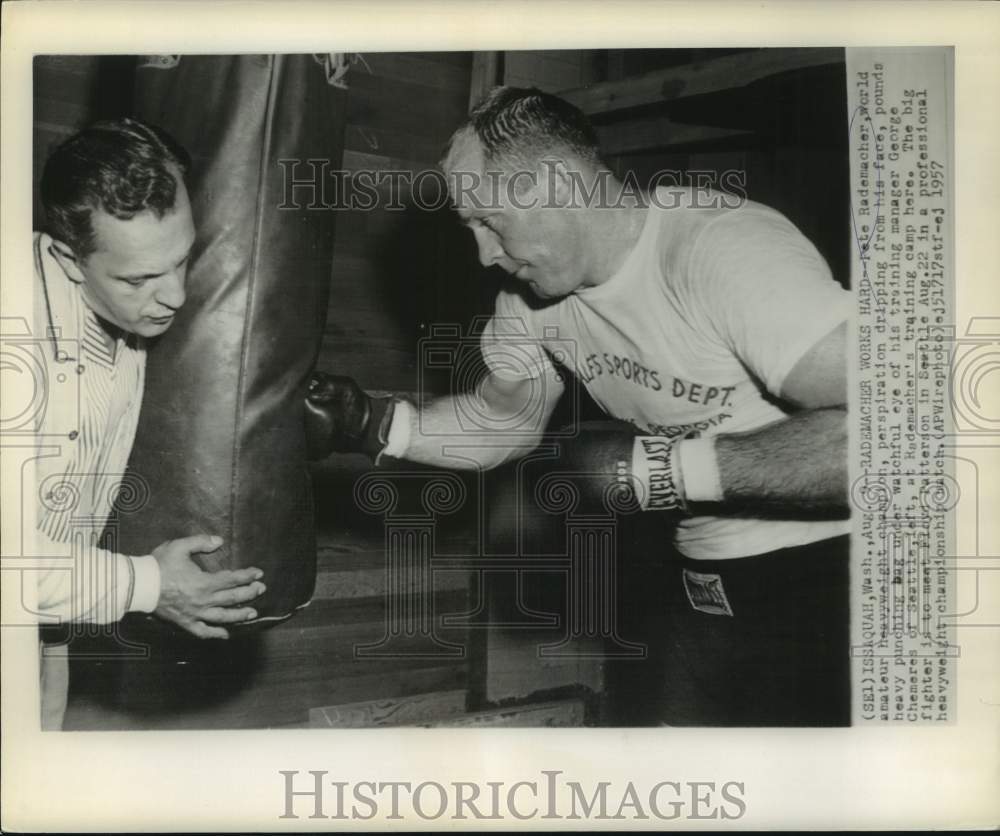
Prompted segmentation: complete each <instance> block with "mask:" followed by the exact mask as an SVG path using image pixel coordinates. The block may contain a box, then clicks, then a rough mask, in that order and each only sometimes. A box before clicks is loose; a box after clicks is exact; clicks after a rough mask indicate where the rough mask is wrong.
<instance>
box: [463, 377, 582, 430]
mask: <svg viewBox="0 0 1000 836" xmlns="http://www.w3.org/2000/svg"><path fill="white" fill-rule="evenodd" d="M564 388H565V386H564V384H563V383H562V380H561V379H560V378H559V377H558V376H557V375H556V374H555V373H554V371H553V373H551V374H545V375H543V376H541V377H538V378H530V377H528V378H516V379H511V378H507V377H503V376H501V375H498V374H496V373H492V372H491V373H490V374H488V375H487V376H486V377H485V378H484V380H483V382H482V384H481V386H480V390H479V396H480V398H481V399H482V401H483V403H484V404H485V405H486V407H487V408H488V409H489V411H490V412H491V413H492V414H493V415H494V416H495V417H496V418H497V421H498V425H500V424H502V426H503V428H504V429H507V430H509V431H512V432H515V433H518V434H529V435H530V434H532V433H533V432H535V431H537V436H538V437H539V438H541V435H542V432H543V431H544V429H545V425H546V424H547V423H548V420H549V418H550V417H551V416H552V412H553V410H554V409H555V407H556V404H557V403H558V401H559V398H560V397H561V396H562V393H563V390H564ZM519 417H522V418H523V420H522V421H517V420H516V419H517V418H519Z"/></svg>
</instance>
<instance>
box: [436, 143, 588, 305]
mask: <svg viewBox="0 0 1000 836" xmlns="http://www.w3.org/2000/svg"><path fill="white" fill-rule="evenodd" d="M494 168H495V167H494ZM445 174H446V175H447V176H449V177H450V178H451V183H450V185H451V186H452V199H453V201H454V204H455V209H456V211H457V212H458V215H459V217H460V218H461V220H462V222H463V223H464V224H465V225H466V226H468V227H469V229H470V230H471V231H472V234H473V235H474V236H475V239H476V246H477V248H478V251H479V260H480V262H481V263H482V264H483V266H484V267H490V266H493V265H496V266H497V267H500V268H501V269H502V270H504V271H505V272H507V273H509V274H510V275H511V276H513V277H514V278H515V279H517V280H518V281H520V282H522V283H524V284H526V285H527V286H528V287H529V288H530V289H531V290H532V292H533V293H534V294H535V295H536V296H538V297H540V298H542V299H555V298H559V297H561V296H566V295H567V294H569V293H572V292H573V291H574V290H576V289H577V287H579V285H580V282H581V265H580V264H579V263H578V259H577V253H578V252H579V247H577V246H576V239H575V237H574V236H575V234H576V230H575V229H574V227H573V226H572V225H571V224H570V223H569V220H570V219H569V218H568V217H567V213H569V212H572V211H573V210H572V209H566V208H562V207H558V206H556V205H554V204H553V203H552V202H551V200H550V198H549V196H548V192H547V191H546V186H547V183H546V177H545V173H544V171H535V172H527V171H526V172H520V173H519V172H504V174H503V176H499V174H500V173H499V172H496V171H492V170H490V167H489V166H488V165H487V163H486V162H485V160H484V157H483V153H482V149H481V147H480V146H479V143H478V141H477V140H475V139H474V138H471V137H466V138H463V139H462V140H460V144H459V145H458V146H457V149H456V152H455V154H454V156H453V159H452V161H451V165H450V170H448V171H446V172H445Z"/></svg>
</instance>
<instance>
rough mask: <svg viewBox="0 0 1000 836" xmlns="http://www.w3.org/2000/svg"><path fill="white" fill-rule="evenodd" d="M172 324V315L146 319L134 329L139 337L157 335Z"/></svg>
mask: <svg viewBox="0 0 1000 836" xmlns="http://www.w3.org/2000/svg"><path fill="white" fill-rule="evenodd" d="M173 324H174V317H172V316H171V317H168V318H164V319H146V320H145V321H144V322H142V323H141V324H140V325H139V326H137V327H136V328H135V329H134V330H135V333H136V334H138V335H139V336H140V337H158V336H160V335H161V334H164V333H166V332H167V331H168V330H169V328H170V326H171V325H173Z"/></svg>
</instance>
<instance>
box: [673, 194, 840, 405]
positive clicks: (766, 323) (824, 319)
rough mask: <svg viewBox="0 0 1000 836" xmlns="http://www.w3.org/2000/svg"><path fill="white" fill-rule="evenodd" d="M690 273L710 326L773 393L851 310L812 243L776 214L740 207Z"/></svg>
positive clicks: (709, 238)
mask: <svg viewBox="0 0 1000 836" xmlns="http://www.w3.org/2000/svg"><path fill="white" fill-rule="evenodd" d="M690 276H691V281H692V283H693V292H694V293H695V294H696V295H697V296H698V297H699V298H700V300H701V303H702V305H701V307H702V310H703V312H704V316H705V318H706V320H707V322H708V324H709V327H711V328H712V329H714V331H715V333H716V334H717V335H718V337H719V339H721V340H722V341H723V342H725V343H726V345H727V346H728V347H729V349H730V350H731V351H732V352H733V353H734V354H735V355H736V356H737V357H738V358H739V359H740V361H741V362H742V363H743V364H744V365H745V366H747V368H748V369H749V370H750V371H751V372H752V373H753V374H754V375H755V376H756V377H757V378H758V379H759V380H760V381H761V382H762V383H763V384H764V385H765V386H766V387H767V390H768V391H769V392H771V394H774V395H780V393H781V388H782V385H783V384H784V381H785V378H786V377H787V376H788V373H789V372H790V371H791V370H792V368H794V366H795V364H796V363H797V362H798V361H799V360H800V359H801V358H802V357H803V356H804V355H805V354H806V353H807V352H808V351H809V349H810V348H812V347H813V346H814V345H815V344H816V343H818V342H819V341H820V340H821V339H823V337H825V336H827V335H828V334H829V333H830V332H831V331H833V329H834V328H836V327H837V326H838V325H840V324H841V323H842V322H844V321H846V320H847V319H848V318H849V316H850V313H851V310H852V307H853V297H852V294H851V293H850V292H849V291H847V290H845V289H844V288H843V287H841V286H840V284H838V283H837V281H836V280H834V278H833V276H832V274H831V273H830V268H829V267H828V266H827V264H826V262H825V261H824V259H823V257H822V256H821V255H820V253H819V251H818V250H817V249H816V247H814V246H813V244H812V242H810V241H809V240H808V239H807V238H806V237H805V236H804V235H803V234H802V233H801V232H799V230H798V229H796V227H795V226H794V225H793V224H792V223H791V222H790V221H789V220H788V219H787V218H785V217H783V216H782V215H780V214H779V213H777V212H774V211H762V210H758V209H749V210H744V209H736V210H733V211H732V212H731V213H729V214H728V215H726V216H723V217H722V218H719V219H718V220H716V221H713V222H712V224H711V225H710V226H709V227H707V228H706V229H705V230H704V231H703V232H702V234H701V236H700V238H699V240H698V241H697V243H696V244H695V246H694V248H693V250H692V255H691V264H690Z"/></svg>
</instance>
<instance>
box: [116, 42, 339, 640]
mask: <svg viewBox="0 0 1000 836" xmlns="http://www.w3.org/2000/svg"><path fill="white" fill-rule="evenodd" d="M135 102H136V106H135V112H136V116H137V117H138V118H140V119H143V120H145V121H148V122H151V123H153V124H156V125H159V126H161V127H162V128H164V129H165V130H167V131H168V132H169V133H171V134H172V135H173V136H174V137H176V138H177V140H178V141H179V142H180V143H181V144H182V145H183V146H184V147H185V148H187V150H188V151H189V152H190V154H191V157H192V167H191V170H190V171H189V173H188V177H187V183H188V188H189V191H190V196H191V204H192V210H193V214H194V222H195V226H196V229H197V243H196V244H195V249H194V252H193V254H192V260H191V262H190V266H189V271H188V280H187V301H186V303H185V305H184V307H183V308H182V309H181V311H180V312H179V313H178V315H177V317H176V320H175V322H174V324H173V326H172V327H171V328H170V329H169V331H167V332H166V334H165V335H164V336H163V337H162V338H161V339H159V340H158V341H157V343H156V344H155V345H153V346H151V348H150V351H149V355H148V361H147V362H148V365H147V375H146V392H145V399H144V401H143V407H142V415H141V418H140V423H139V429H138V433H137V437H136V441H135V446H134V448H133V454H132V460H131V469H132V471H133V472H134V473H136V474H137V475H139V476H141V477H142V478H143V479H145V480H146V482H147V483H148V485H149V500H148V502H147V503H146V504H145V506H144V507H143V508H142V509H140V510H139V511H137V512H136V513H130V514H123V515H122V516H121V518H120V520H119V532H118V537H119V543H118V547H119V549H120V550H121V551H123V552H125V553H129V554H148V553H149V551H150V550H151V549H153V548H154V547H155V546H157V545H158V544H159V543H161V542H163V541H164V540H168V539H172V538H176V537H182V536H186V535H189V534H196V533H207V534H217V535H219V536H221V537H222V538H224V540H225V545H224V546H223V547H222V548H221V549H220V550H219V551H218V552H215V553H213V554H211V555H203V556H201V558H200V560H201V561H202V564H203V566H204V568H206V569H209V570H215V569H220V568H240V567H245V566H257V567H260V568H261V569H262V570H263V571H264V581H265V583H266V584H267V592H266V593H265V594H264V595H263V596H262V597H261V598H259V599H257V600H256V601H254V602H253V606H254V607H255V608H256V609H257V611H258V613H259V619H258V623H263V624H267V623H274V622H276V621H280V620H282V619H285V618H287V617H289V616H290V615H292V614H294V612H295V610H296V609H297V608H300V607H302V606H304V605H305V604H307V603H308V602H309V599H310V597H311V595H312V592H313V586H314V584H315V577H316V543H315V529H314V518H313V501H312V486H311V482H310V476H309V472H308V468H307V463H306V449H305V439H304V434H303V398H304V395H305V391H306V386H307V383H308V379H309V374H310V372H311V370H312V369H313V367H314V365H315V361H316V357H317V355H318V353H319V348H320V341H321V337H322V333H323V327H324V324H325V320H326V310H327V299H328V295H329V287H330V269H331V262H332V257H333V213H332V212H329V211H323V210H322V209H315V208H314V209H312V210H309V209H306V208H299V209H295V208H279V207H281V206H282V204H283V202H285V197H286V194H285V189H286V183H285V181H284V178H285V173H286V172H285V168H284V167H283V166H282V165H281V164H279V160H292V159H294V160H303V161H305V160H309V159H323V160H329V161H330V168H331V169H335V168H339V166H340V159H341V153H342V148H343V132H344V113H343V109H344V105H345V93H344V91H343V90H340V89H337V88H336V87H333V86H331V85H329V84H328V83H327V81H326V77H325V74H324V70H323V67H322V66H321V65H319V64H318V63H317V62H316V61H314V60H313V58H312V57H311V56H309V55H237V56H183V57H181V58H180V59H179V61H169V62H165V65H164V64H162V63H161V64H157V62H151V61H150V62H145V63H143V64H141V65H140V67H139V69H138V70H137V76H136V98H135ZM304 168H305V166H304V165H303V166H299V171H298V176H301V170H302V169H304ZM318 170H321V169H318ZM292 172H293V170H292V169H289V170H288V174H292ZM296 194H297V195H298V196H299V197H303V203H304V204H306V205H308V203H309V201H310V196H309V195H308V193H303V191H302V190H301V189H299V191H298V192H297V193H296ZM237 629H240V630H243V629H246V628H237Z"/></svg>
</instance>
